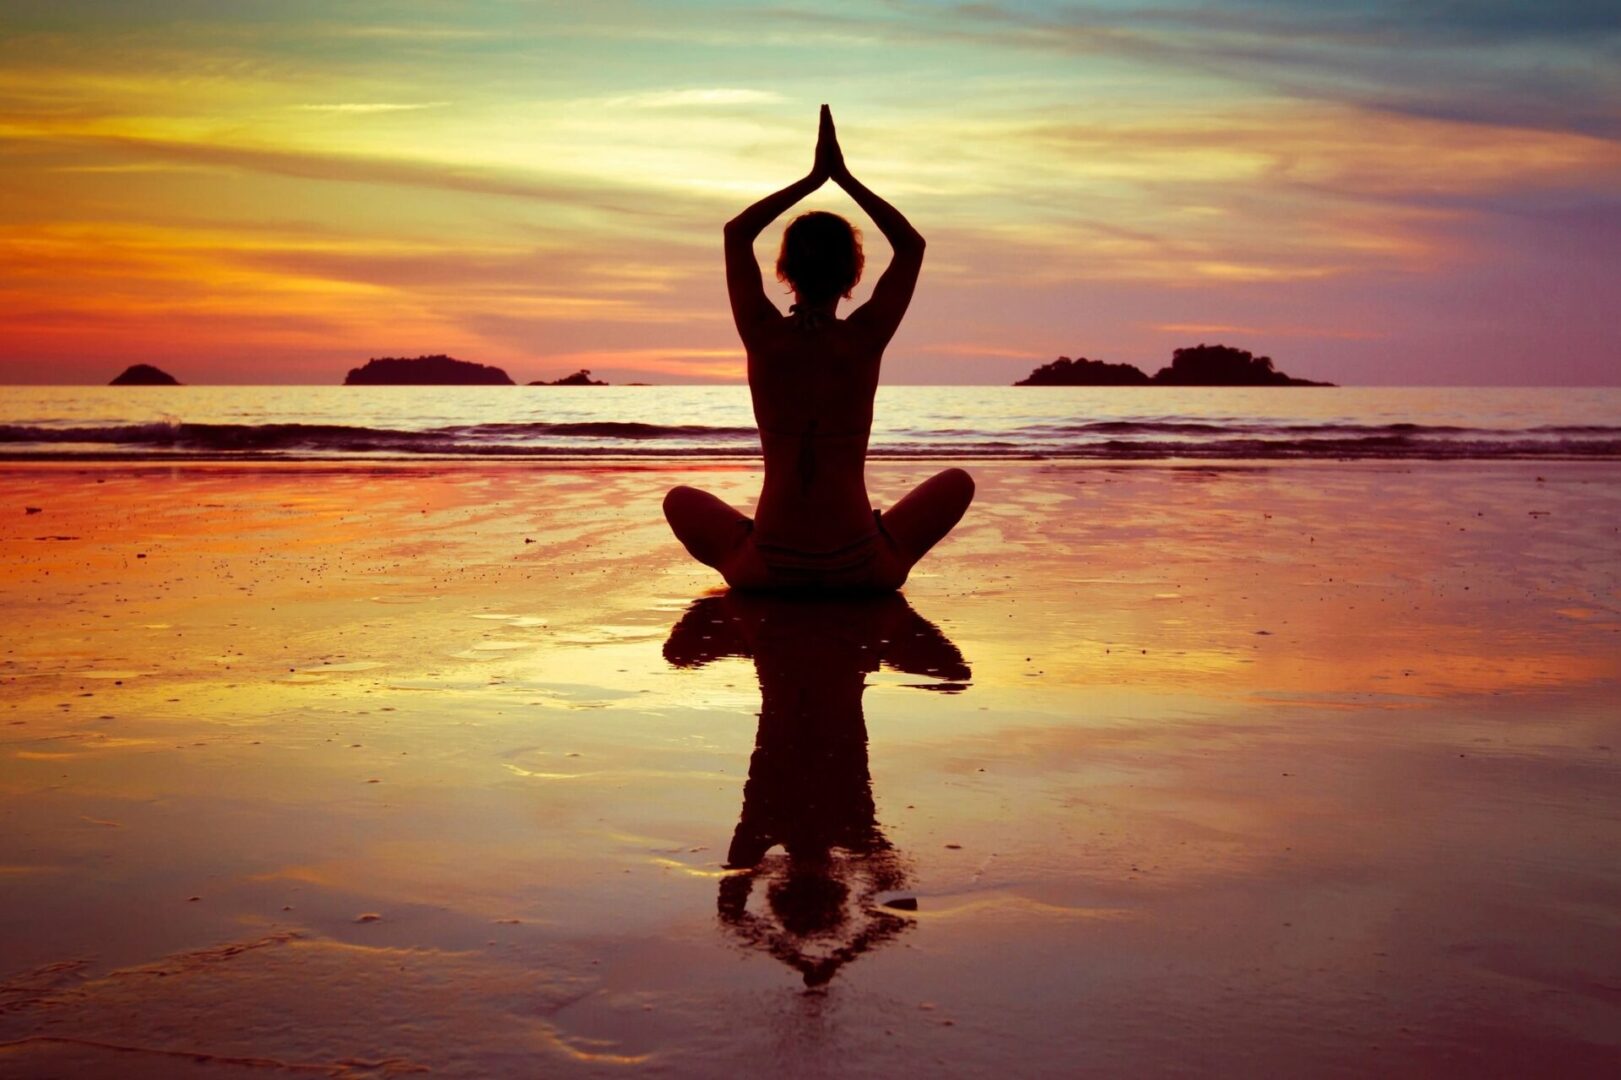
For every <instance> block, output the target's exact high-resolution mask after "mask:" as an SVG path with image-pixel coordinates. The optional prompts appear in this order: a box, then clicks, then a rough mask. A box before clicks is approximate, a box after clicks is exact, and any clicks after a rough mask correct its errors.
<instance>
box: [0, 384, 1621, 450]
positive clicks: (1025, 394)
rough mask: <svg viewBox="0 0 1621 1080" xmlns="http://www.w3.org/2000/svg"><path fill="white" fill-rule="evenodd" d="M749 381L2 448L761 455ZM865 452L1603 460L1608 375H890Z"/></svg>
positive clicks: (252, 401) (324, 413)
mask: <svg viewBox="0 0 1621 1080" xmlns="http://www.w3.org/2000/svg"><path fill="white" fill-rule="evenodd" d="M759 452H760V446H759V437H758V435H757V433H756V430H755V427H754V417H753V412H752V409H751V407H750V403H749V394H748V389H747V388H746V387H744V386H737V385H727V386H608V387H600V386H594V387H557V386H501V387H483V386H481V387H447V386H383V387H375V386H374V387H347V386H180V387H11V388H8V389H7V390H6V391H5V393H4V395H3V397H0V459H10V460H19V459H23V460H27V459H59V460H60V459H70V460H71V459H96V458H117V459H130V460H174V459H200V460H218V459H279V460H311V459H321V460H328V459H339V460H342V459H349V458H356V459H372V460H375V459H424V458H427V459H447V458H448V459H456V458H486V459H487V458H533V457H541V458H546V457H551V458H571V457H572V458H640V459H645V458H654V459H657V458H694V457H698V458H705V457H708V458H738V459H748V458H752V457H757V456H758V455H759ZM870 454H871V456H873V457H896V458H905V457H926V458H941V459H954V460H956V459H960V460H976V459H986V458H1043V457H1045V458H1093V459H1122V460H1141V459H1270V458H1308V459H1311V458H1315V459H1330V460H1332V459H1342V458H1343V459H1365V458H1379V459H1403V458H1412V459H1438V458H1439V459H1450V458H1476V459H1482V458H1483V459H1494V458H1500V459H1561V458H1566V459H1568V458H1578V459H1604V458H1618V457H1621V388H1584V389H1570V388H1518V387H1516V388H1504V387H1493V388H1456V387H1448V388H1420V387H1400V388H1352V387H1333V388H1329V387H1163V386H1140V387H1009V386H886V387H883V388H881V389H880V390H879V391H878V398H877V402H876V406H875V409H874V421H873V431H872V441H871V448H870Z"/></svg>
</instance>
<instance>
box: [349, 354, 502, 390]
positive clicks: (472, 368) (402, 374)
mask: <svg viewBox="0 0 1621 1080" xmlns="http://www.w3.org/2000/svg"><path fill="white" fill-rule="evenodd" d="M343 385H345V386H512V385H514V384H513V382H512V377H511V376H510V375H508V374H507V373H506V372H504V371H502V370H501V369H500V368H498V367H490V366H489V365H487V364H474V363H470V362H468V361H466V360H457V359H455V358H453V357H449V356H443V355H436V356H417V357H411V358H405V357H394V356H385V357H381V358H378V359H373V360H367V361H366V365H365V366H364V367H357V368H350V369H349V374H348V375H346V376H344V379H343Z"/></svg>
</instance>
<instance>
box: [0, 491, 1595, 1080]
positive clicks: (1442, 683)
mask: <svg viewBox="0 0 1621 1080" xmlns="http://www.w3.org/2000/svg"><path fill="white" fill-rule="evenodd" d="M936 467H938V466H937V465H936V464H935V463H923V462H883V463H874V464H873V465H872V466H871V467H870V469H869V475H870V487H871V489H872V491H873V494H874V498H875V500H876V501H877V502H879V503H880V505H883V504H886V503H887V502H888V501H889V500H892V499H893V498H894V497H896V496H897V495H898V494H900V493H901V492H903V491H905V490H906V489H907V487H908V486H909V485H910V484H912V483H916V482H917V481H918V480H920V479H922V478H923V477H924V476H926V475H927V474H928V472H929V471H931V470H932V469H933V468H936ZM973 471H974V473H975V475H976V479H977V481H978V492H979V493H978V497H977V500H976V502H975V504H974V506H973V508H972V509H971V510H970V512H969V514H968V517H967V518H966V519H965V520H964V521H963V523H962V525H961V526H960V527H959V529H958V530H957V532H956V533H954V534H953V535H952V536H951V537H949V538H948V539H947V540H946V541H945V542H944V543H943V544H942V545H941V546H940V547H939V548H938V549H937V550H936V551H935V552H934V553H932V554H931V555H930V556H929V557H928V558H927V559H925V561H924V562H923V563H922V564H921V565H920V566H919V567H918V568H917V570H916V571H915V572H914V573H913V575H912V578H911V581H910V582H909V583H908V585H907V587H906V590H905V594H904V599H900V598H893V599H891V600H888V601H869V602H864V603H854V602H837V603H821V604H819V603H807V602H790V601H780V600H770V599H758V598H743V597H736V596H727V595H722V594H721V590H720V588H719V586H720V582H719V580H718V578H716V577H714V576H713V575H712V574H711V573H709V572H708V571H706V570H705V569H704V568H703V567H701V566H698V565H697V564H695V563H693V562H691V561H690V560H689V559H688V558H687V557H686V555H685V553H684V552H683V551H682V550H681V549H680V548H679V547H678V546H677V545H676V543H675V542H674V540H673V539H672V538H671V537H670V536H669V533H668V531H667V529H666V527H665V525H664V522H663V520H662V519H661V517H660V514H659V501H660V498H661V496H662V494H663V492H664V491H665V490H666V489H667V488H668V487H670V486H672V485H674V484H677V483H691V484H698V485H701V486H703V487H705V488H707V489H709V490H713V491H715V492H716V493H717V494H719V495H721V496H722V497H724V498H729V499H732V500H734V501H735V502H737V503H739V504H742V505H747V502H748V500H749V498H750V497H751V496H752V494H753V493H754V492H756V491H758V490H759V475H758V472H757V471H755V469H753V468H752V467H751V466H749V465H747V464H738V465H724V466H713V467H707V466H700V465H680V466H676V465H672V466H668V467H666V466H662V465H643V466H635V467H630V466H625V467H617V466H609V465H598V466H591V467H587V466H578V467H575V466H569V465H563V464H558V465H547V466H546V467H543V468H536V467H533V466H529V465H516V464H500V463H491V464H466V463H459V464H456V465H453V466H437V465H386V466H376V467H371V466H363V465H357V464H354V463H348V464H344V465H333V466H323V465H319V464H304V465H281V466H276V465H260V466H251V467H250V466H238V465H229V464H220V465H208V464H187V465H185V466H182V467H168V466H158V465H130V464H108V465H102V466H85V465H66V464H54V465H45V464H41V465H24V464H14V465H10V466H8V467H7V468H6V469H5V470H4V472H3V473H0V522H3V523H4V524H3V527H0V552H3V556H4V567H5V571H4V578H3V582H0V615H3V617H4V619H5V622H6V632H5V647H4V653H3V656H0V686H3V688H4V698H3V703H0V822H3V828H0V1075H5V1076H56V1075H62V1076H67V1075H73V1076H153V1077H159V1076H162V1077H169V1076H182V1077H184V1076H253V1075H278V1074H282V1073H287V1074H296V1075H317V1076H319V1075H327V1076H335V1077H382V1076H392V1075H403V1074H407V1073H415V1072H418V1071H422V1070H424V1069H426V1070H431V1071H432V1073H434V1074H436V1075H444V1076H508V1075H510V1076H531V1075H547V1076H552V1075H562V1076H567V1075H606V1074H612V1075H625V1074H631V1075H635V1074H642V1073H646V1074H650V1075H659V1076H713V1075H727V1074H732V1075H758V1074H775V1075H778V1076H782V1077H796V1076H823V1075H827V1076H833V1075H837V1076H894V1075H901V1074H903V1073H904V1074H911V1073H918V1072H921V1073H925V1074H939V1075H985V1074H988V1073H992V1072H998V1073H1003V1074H1007V1075H1019V1076H1060V1075H1063V1076H1069V1075H1077V1074H1097V1075H1137V1076H1174V1075H1211V1074H1221V1075H1274V1076H1276V1075H1312V1076H1362V1075H1369V1074H1376V1075H1385V1076H1445V1075H1459V1076H1463V1075H1468V1076H1493V1075H1501V1076H1523V1075H1532V1074H1535V1075H1564V1076H1578V1075H1598V1074H1600V1073H1602V1072H1605V1071H1608V1070H1611V1069H1613V1067H1614V1063H1615V1061H1616V1060H1617V1056H1618V1053H1621V945H1618V942H1621V933H1618V931H1621V863H1618V861H1617V859H1616V857H1615V852H1616V850H1617V847H1618V843H1621V766H1618V762H1617V752H1616V750H1617V746H1618V745H1621V709H1618V708H1617V703H1618V701H1621V696H1618V690H1621V468H1618V467H1617V466H1616V465H1615V464H1613V463H1575V462H1563V463H1562V462H1551V461H1549V462H1540V463H1536V464H1534V465H1533V464H1518V463H1512V462H1509V463H1503V462H1494V463H1485V462H1473V463H1471V462H1436V463H1411V462H1409V463H1402V464H1378V463H1362V464H1348V463H1300V464H1289V463H1272V464H1268V465H1264V466H1263V465H1253V466H1252V465H1246V464H1242V463H1235V464H1226V465H1222V466H1219V467H1208V466H1202V465H1180V464H1143V465H1119V466H1116V465H1109V464H1104V463H1095V462H1085V463H1081V462H1068V463H1064V462H1040V461H1019V462H1015V461H1004V462H988V463H981V464H980V465H977V466H975V467H974V470H973ZM28 508H37V510H38V512H37V513H30V512H28Z"/></svg>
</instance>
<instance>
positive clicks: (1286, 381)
mask: <svg viewBox="0 0 1621 1080" xmlns="http://www.w3.org/2000/svg"><path fill="white" fill-rule="evenodd" d="M1013 385H1014V386H1333V385H1334V384H1333V383H1326V382H1312V381H1311V380H1310V379H1296V378H1294V377H1293V376H1290V375H1285V374H1284V373H1283V372H1281V371H1279V370H1277V368H1275V367H1273V366H1272V358H1271V357H1270V356H1256V355H1255V354H1254V353H1251V352H1250V351H1249V350H1248V349H1235V348H1232V347H1231V346H1228V345H1206V344H1204V343H1203V342H1201V343H1200V344H1198V345H1194V346H1189V347H1188V348H1184V349H1174V350H1172V352H1171V363H1170V365H1169V366H1168V367H1162V368H1160V369H1159V370H1158V371H1157V372H1155V373H1154V377H1153V378H1149V377H1148V376H1147V375H1146V374H1144V373H1143V372H1142V370H1141V369H1139V368H1137V367H1135V366H1133V365H1131V364H1106V363H1104V362H1103V361H1101V360H1088V359H1087V358H1086V357H1084V356H1083V357H1081V358H1080V359H1079V360H1071V359H1070V358H1069V357H1067V356H1060V357H1059V358H1058V359H1057V360H1054V361H1053V362H1052V363H1050V364H1042V365H1041V366H1040V367H1038V368H1036V370H1034V371H1032V372H1031V373H1030V374H1029V375H1028V376H1026V377H1025V378H1023V379H1020V380H1019V381H1018V382H1016V383H1014V384H1013Z"/></svg>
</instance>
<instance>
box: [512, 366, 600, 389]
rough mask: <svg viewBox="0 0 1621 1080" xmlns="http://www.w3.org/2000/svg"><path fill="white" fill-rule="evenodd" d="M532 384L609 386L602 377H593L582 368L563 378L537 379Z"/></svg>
mask: <svg viewBox="0 0 1621 1080" xmlns="http://www.w3.org/2000/svg"><path fill="white" fill-rule="evenodd" d="M529 385H530V386H607V385H608V384H607V383H605V382H603V381H602V380H601V379H593V378H592V377H591V372H590V371H588V370H586V369H585V368H581V369H580V370H579V371H576V372H575V373H574V374H572V375H564V376H563V377H562V378H561V379H554V380H553V381H551V382H547V381H546V380H545V379H536V380H535V381H534V382H532V383H530V384H529Z"/></svg>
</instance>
